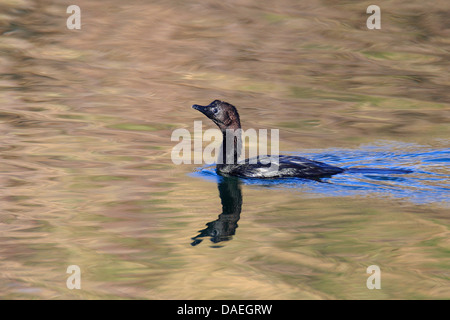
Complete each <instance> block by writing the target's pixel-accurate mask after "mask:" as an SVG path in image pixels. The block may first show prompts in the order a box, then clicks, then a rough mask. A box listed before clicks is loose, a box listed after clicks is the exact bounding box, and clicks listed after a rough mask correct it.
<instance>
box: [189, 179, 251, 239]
mask: <svg viewBox="0 0 450 320" xmlns="http://www.w3.org/2000/svg"><path fill="white" fill-rule="evenodd" d="M218 188H219V195H220V199H221V201H222V213H221V214H220V215H219V218H218V219H217V220H214V221H211V222H208V223H207V224H206V228H205V229H203V230H200V231H199V232H200V233H199V234H198V235H197V236H195V237H193V238H192V240H193V242H192V243H191V245H193V246H196V245H198V244H199V243H200V242H202V241H203V238H205V237H210V240H211V241H212V242H213V243H219V242H221V241H228V240H231V237H232V236H233V235H234V233H235V231H236V228H237V227H238V224H237V222H238V221H239V218H240V215H241V208H242V192H241V186H240V180H239V179H238V178H234V177H222V178H221V181H220V182H219V184H218Z"/></svg>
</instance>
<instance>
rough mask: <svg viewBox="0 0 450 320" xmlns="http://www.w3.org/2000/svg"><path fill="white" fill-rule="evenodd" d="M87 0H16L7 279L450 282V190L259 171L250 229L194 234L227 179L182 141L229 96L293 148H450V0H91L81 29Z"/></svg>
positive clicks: (209, 295)
mask: <svg viewBox="0 0 450 320" xmlns="http://www.w3.org/2000/svg"><path fill="white" fill-rule="evenodd" d="M70 4H72V3H71V2H70V1H51V0H44V1H31V0H21V1H18V0H12V1H9V0H0V8H1V12H2V14H1V15H0V52H1V54H0V73H1V77H0V104H1V108H0V134H1V136H2V140H1V143H0V190H1V195H0V210H1V212H0V239H1V242H2V245H1V246H0V273H1V276H0V295H1V297H2V298H85V299H86V298H149V299H186V298H193V299H203V298H205V299H213V298H223V299H228V298H230V299H231V298H234V299H242V298H248V299H303V298H307V299H309V298H310V299H335V298H346V299H349V298H361V299H372V298H449V297H450V282H449V274H448V267H449V259H448V258H449V255H448V248H449V240H448V239H449V232H448V222H449V220H448V214H447V212H448V208H445V207H442V206H441V205H438V204H433V203H431V204H423V205H417V204H414V203H411V202H408V201H400V200H398V199H392V198H389V197H383V198H379V197H377V196H373V195H372V196H371V195H367V196H366V197H361V196H359V197H357V196H355V197H350V196H349V197H327V196H326V195H320V196H317V197H314V196H312V195H311V194H304V193H302V192H294V191H292V190H283V189H281V190H272V189H266V188H257V187H251V186H245V185H244V186H242V194H243V204H242V213H241V216H240V219H239V221H238V222H237V224H238V227H237V229H235V235H233V236H232V241H227V242H224V243H221V244H220V248H212V247H211V246H214V245H213V244H212V243H211V244H209V243H208V242H209V240H204V241H203V242H202V243H200V244H198V245H197V246H191V245H190V243H191V242H192V240H191V238H192V237H194V236H195V235H196V232H197V231H198V230H201V229H203V228H205V224H206V223H207V222H209V221H215V220H216V219H218V216H219V214H221V210H222V206H221V199H220V197H219V192H218V190H217V185H216V184H214V183H211V182H209V181H204V180H202V179H198V178H194V177H191V176H189V175H188V174H189V173H191V172H192V171H194V169H195V166H194V165H184V166H175V165H173V164H172V162H171V159H170V152H171V148H172V147H173V145H174V144H173V142H171V141H170V136H171V133H172V130H174V129H176V128H187V129H189V130H192V126H193V121H194V120H199V115H198V113H196V112H193V111H192V109H191V108H190V105H191V104H193V103H200V104H202V103H203V104H205V103H209V102H210V101H211V100H213V99H215V98H219V99H224V100H227V101H230V102H232V103H234V104H236V105H237V106H238V107H239V111H240V113H241V120H242V123H243V125H244V128H279V129H280V140H281V141H280V142H281V145H280V150H281V151H283V150H287V151H299V152H301V150H302V149H308V148H324V149H325V148H329V147H336V148H343V147H346V148H358V147H359V146H360V145H361V144H370V143H375V142H377V141H380V140H390V141H400V142H405V143H417V144H422V145H427V146H430V147H436V148H448V140H446V139H448V137H449V134H450V126H449V110H450V108H449V104H450V99H449V95H448V87H449V77H448V75H449V74H450V72H449V63H448V61H449V40H448V39H449V25H448V16H449V11H448V10H449V8H448V4H447V3H446V2H445V1H435V2H433V4H432V5H429V4H424V3H423V2H420V1H389V2H380V4H379V5H380V6H381V9H382V29H381V30H370V31H369V30H367V28H366V25H365V21H366V19H367V15H366V14H365V9H366V8H367V6H368V5H369V4H371V3H369V2H358V4H355V3H354V2H351V1H342V2H336V1H321V2H319V1H308V2H298V1H293V0H292V1H291V0H286V1H282V2H279V1H275V2H274V1H250V0H240V1H237V0H236V1H231V2H230V1H228V2H226V3H224V2H221V1H206V2H205V1H190V2H180V1H137V0H136V1H127V2H123V1H115V0H113V1H108V3H107V4H106V3H105V2H104V1H103V2H102V1H85V0H81V1H77V4H78V5H79V6H80V8H81V10H82V29H81V30H79V31H73V30H67V28H66V26H65V24H66V18H67V16H68V15H67V14H66V8H67V6H68V5H70ZM208 125H210V124H208ZM436 170H437V172H438V173H442V174H448V169H447V168H446V167H442V168H437V169H436ZM71 264H75V265H79V266H80V268H81V270H82V290H68V289H67V288H66V279H67V276H68V275H67V274H66V268H67V266H69V265H71ZM372 264H377V265H379V266H380V268H381V270H382V290H368V289H367V288H366V279H367V277H368V275H367V274H366V273H365V271H366V268H367V266H369V265H372Z"/></svg>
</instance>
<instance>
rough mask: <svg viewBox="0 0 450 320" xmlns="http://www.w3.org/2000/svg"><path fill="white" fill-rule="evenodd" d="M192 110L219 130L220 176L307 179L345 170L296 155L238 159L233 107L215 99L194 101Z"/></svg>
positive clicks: (237, 129)
mask: <svg viewBox="0 0 450 320" xmlns="http://www.w3.org/2000/svg"><path fill="white" fill-rule="evenodd" d="M192 108H193V109H195V110H198V111H200V112H201V113H203V114H204V115H205V116H207V117H208V118H209V119H211V120H212V121H213V122H214V123H215V124H216V125H217V126H218V127H219V129H220V131H221V132H222V136H223V139H222V146H221V148H220V151H221V152H220V154H219V156H218V159H217V164H216V171H217V173H218V174H220V175H223V176H237V177H245V178H292V177H297V178H307V179H317V178H323V177H329V176H332V175H334V174H338V173H341V172H343V171H344V169H342V168H339V167H335V166H331V165H328V164H326V163H323V162H319V161H313V160H309V159H306V158H303V157H298V156H288V155H276V156H270V155H260V156H258V157H256V158H250V159H245V160H241V161H240V160H239V156H240V152H241V146H242V141H241V134H240V133H241V121H240V118H239V113H238V111H237V109H236V107H235V106H233V105H232V104H230V103H227V102H224V101H220V100H214V101H213V102H211V103H210V104H209V105H207V106H201V105H198V104H194V105H193V106H192Z"/></svg>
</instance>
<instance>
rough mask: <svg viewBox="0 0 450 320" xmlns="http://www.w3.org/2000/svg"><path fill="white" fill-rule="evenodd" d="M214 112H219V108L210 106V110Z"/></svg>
mask: <svg viewBox="0 0 450 320" xmlns="http://www.w3.org/2000/svg"><path fill="white" fill-rule="evenodd" d="M211 111H212V112H213V113H214V114H217V113H218V112H219V109H217V108H212V110H211Z"/></svg>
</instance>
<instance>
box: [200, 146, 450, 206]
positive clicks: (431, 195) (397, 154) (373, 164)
mask: <svg viewBox="0 0 450 320" xmlns="http://www.w3.org/2000/svg"><path fill="white" fill-rule="evenodd" d="M289 154H292V155H296V153H289ZM298 155H299V156H300V155H301V156H303V157H307V158H310V159H312V160H316V161H322V162H326V163H328V164H331V165H335V166H340V167H342V168H346V169H348V168H380V169H386V170H385V172H380V173H377V174H375V173H371V172H367V173H365V172H364V171H361V172H349V173H343V174H338V175H335V176H333V177H330V178H324V179H321V181H315V180H306V179H300V178H289V179H267V180H260V179H242V182H243V183H244V184H246V185H253V186H265V187H270V188H278V189H279V188H289V189H294V188H297V189H298V191H301V192H307V193H310V194H315V195H318V196H320V195H323V196H337V197H344V196H364V195H366V196H389V197H395V198H402V199H405V200H408V201H411V202H413V203H416V204H424V203H438V204H443V205H444V206H447V205H448V204H449V197H448V194H449V191H450V185H449V183H448V181H449V178H450V175H449V174H448V169H447V166H448V165H449V163H450V157H449V155H450V150H449V149H441V150H436V149H432V148H430V147H426V146H420V145H414V144H403V143H384V144H380V145H367V146H362V147H361V148H360V149H335V148H333V149H326V150H309V151H307V152H304V153H301V154H298ZM390 169H395V170H399V169H400V170H410V171H412V172H411V173H408V174H395V173H392V172H390V171H389V170H390ZM192 175H193V176H198V177H201V178H204V179H206V180H209V181H213V182H218V181H220V179H221V177H220V176H218V175H217V174H216V172H215V167H214V166H213V165H212V166H205V167H202V168H199V169H198V171H196V172H194V173H193V174H192Z"/></svg>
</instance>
